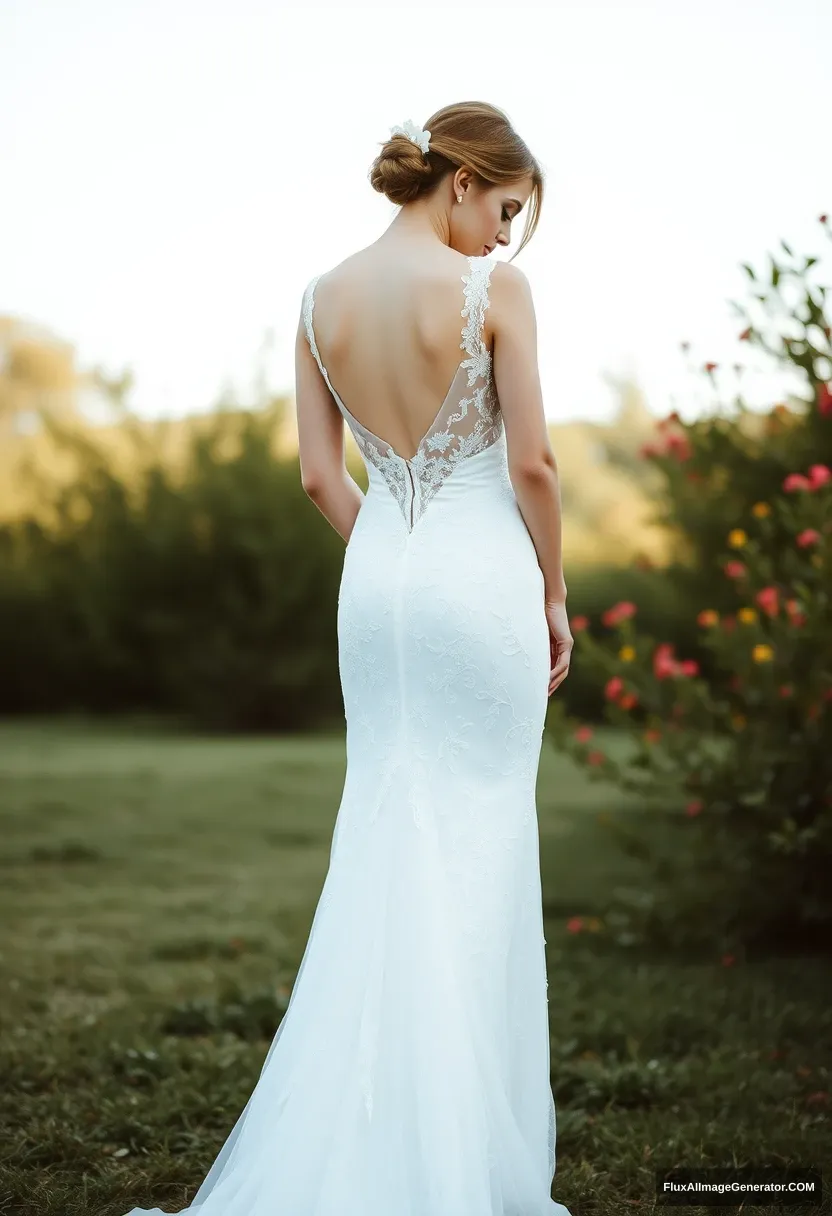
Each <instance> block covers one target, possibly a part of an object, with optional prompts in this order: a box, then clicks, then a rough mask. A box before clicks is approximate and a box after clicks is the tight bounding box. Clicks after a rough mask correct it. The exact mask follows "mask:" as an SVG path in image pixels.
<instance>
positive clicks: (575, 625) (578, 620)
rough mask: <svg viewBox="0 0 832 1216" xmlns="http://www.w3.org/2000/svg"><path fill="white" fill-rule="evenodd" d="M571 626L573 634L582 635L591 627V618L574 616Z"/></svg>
mask: <svg viewBox="0 0 832 1216" xmlns="http://www.w3.org/2000/svg"><path fill="white" fill-rule="evenodd" d="M569 624H570V625H571V626H572V632H573V633H580V632H581V631H582V630H584V629H586V627H587V626H588V625H589V617H588V616H573V617H572V620H571V621H570V622H569Z"/></svg>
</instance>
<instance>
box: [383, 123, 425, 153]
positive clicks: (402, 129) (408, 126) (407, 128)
mask: <svg viewBox="0 0 832 1216" xmlns="http://www.w3.org/2000/svg"><path fill="white" fill-rule="evenodd" d="M390 134H391V135H405V136H407V138H408V139H410V140H412V141H413V143H414V144H418V145H419V147H420V148H421V149H422V151H423V152H424V154H425V156H427V154H428V149H429V147H430V131H423V130H422V128H421V127H417V126H416V124H415V122H414V121H413V119H412V118H408V120H407V122H406V123H404V124H403V125H402V126H398V125H396V126H395V127H391V128H390Z"/></svg>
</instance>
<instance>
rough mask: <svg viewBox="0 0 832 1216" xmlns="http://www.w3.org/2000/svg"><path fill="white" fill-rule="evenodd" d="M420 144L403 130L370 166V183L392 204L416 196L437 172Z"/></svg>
mask: <svg viewBox="0 0 832 1216" xmlns="http://www.w3.org/2000/svg"><path fill="white" fill-rule="evenodd" d="M429 156H430V153H428V155H427V156H426V155H425V153H424V152H423V151H422V149H421V148H420V147H419V145H418V144H416V143H414V142H413V140H412V139H410V137H409V136H407V135H405V134H403V133H397V134H396V135H391V136H390V138H389V139H388V140H387V141H386V143H384V144H383V145H382V148H381V151H380V152H379V154H378V156H377V157H376V158H375V160H374V161H373V164H372V167H371V169H370V185H371V186H372V187H373V189H374V190H378V192H379V194H384V195H386V196H387V198H389V199H390V201H391V203H395V204H396V205H397V206H403V205H404V204H405V203H409V202H410V201H411V199H414V198H415V197H416V196H417V194H419V192H420V191H421V190H422V189H423V187H424V185H425V182H426V181H428V180H429V179H430V178H431V177H432V175H433V167H432V165H431V163H430V160H429Z"/></svg>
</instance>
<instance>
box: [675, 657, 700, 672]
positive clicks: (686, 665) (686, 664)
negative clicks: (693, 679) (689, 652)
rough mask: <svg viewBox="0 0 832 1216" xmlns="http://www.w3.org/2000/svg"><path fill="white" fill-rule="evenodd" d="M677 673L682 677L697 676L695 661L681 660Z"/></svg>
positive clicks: (697, 667) (697, 670) (697, 669)
mask: <svg viewBox="0 0 832 1216" xmlns="http://www.w3.org/2000/svg"><path fill="white" fill-rule="evenodd" d="M679 671H680V673H681V674H682V675H683V676H696V675H698V674H699V664H698V663H697V661H696V659H682V662H681V663H680V664H679Z"/></svg>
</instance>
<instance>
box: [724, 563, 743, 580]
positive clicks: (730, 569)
mask: <svg viewBox="0 0 832 1216" xmlns="http://www.w3.org/2000/svg"><path fill="white" fill-rule="evenodd" d="M722 569H723V570H724V571H725V573H726V574H727V575H728V577H729V578H742V576H743V575H744V574H745V566H744V565H743V564H742V562H734V561H732V562H726V563H725V565H724V566H723V567H722Z"/></svg>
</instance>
